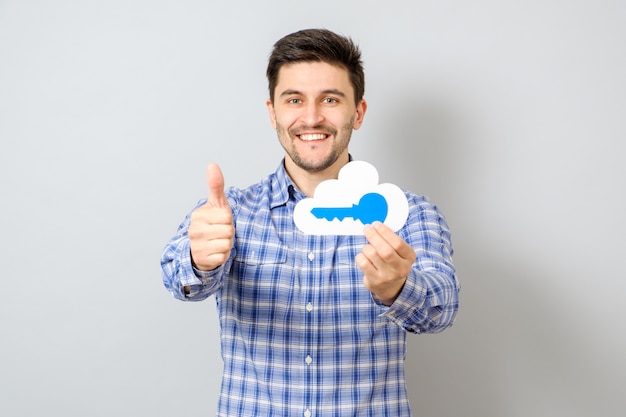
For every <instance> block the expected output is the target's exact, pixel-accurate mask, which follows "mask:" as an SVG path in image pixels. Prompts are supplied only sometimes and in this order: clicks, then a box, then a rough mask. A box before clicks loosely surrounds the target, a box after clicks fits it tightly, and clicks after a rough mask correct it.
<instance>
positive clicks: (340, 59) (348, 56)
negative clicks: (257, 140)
mask: <svg viewBox="0 0 626 417" xmlns="http://www.w3.org/2000/svg"><path fill="white" fill-rule="evenodd" d="M297 62H326V63H328V64H331V65H337V66H340V67H343V68H345V69H346V70H347V71H348V75H349V77H350V82H351V83H352V87H353V88H354V101H355V103H357V104H358V103H359V102H360V101H361V100H362V99H363V95H364V94H365V74H364V72H363V62H362V61H361V51H360V50H359V47H358V46H357V45H356V44H355V43H354V42H353V41H352V39H350V38H348V37H345V36H341V35H338V34H336V33H334V32H331V31H330V30H327V29H305V30H300V31H298V32H294V33H292V34H290V35H287V36H285V37H283V38H282V39H280V40H279V41H278V42H276V43H275V44H274V48H273V49H272V53H271V55H270V57H269V62H268V64H267V73H266V74H267V81H268V83H269V90H270V100H271V101H272V103H273V102H274V90H275V89H276V84H278V72H279V71H280V68H281V67H282V66H283V65H286V64H293V63H297Z"/></svg>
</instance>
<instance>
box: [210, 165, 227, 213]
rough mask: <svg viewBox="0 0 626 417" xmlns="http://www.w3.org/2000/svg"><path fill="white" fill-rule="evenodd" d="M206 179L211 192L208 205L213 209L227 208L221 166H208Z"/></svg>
mask: <svg viewBox="0 0 626 417" xmlns="http://www.w3.org/2000/svg"><path fill="white" fill-rule="evenodd" d="M206 179H207V185H208V186H209V192H210V194H209V198H208V200H207V203H208V204H210V205H211V206H213V207H227V206H228V199H227V198H226V194H224V176H223V175H222V170H221V169H220V167H219V165H217V164H215V163H212V164H209V165H208V166H207V168H206Z"/></svg>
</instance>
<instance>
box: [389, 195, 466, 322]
mask: <svg viewBox="0 0 626 417" xmlns="http://www.w3.org/2000/svg"><path fill="white" fill-rule="evenodd" d="M409 205H410V208H411V209H410V212H409V218H408V220H407V224H406V225H405V226H404V228H403V229H401V230H400V231H399V234H400V236H402V237H403V238H404V239H405V240H406V241H407V243H409V244H410V245H411V246H412V247H413V248H414V249H415V254H416V257H417V258H416V261H415V264H414V265H413V268H412V270H411V272H410V274H409V275H408V277H407V280H406V282H405V284H404V287H403V288H402V291H401V292H400V294H399V295H398V297H397V298H396V300H395V301H394V303H393V304H392V305H391V306H390V307H389V308H388V309H387V310H386V311H385V312H384V313H383V315H384V316H386V317H387V318H388V319H389V320H391V321H393V322H394V323H396V324H397V325H399V326H400V327H403V328H404V329H406V330H407V331H409V332H412V333H438V332H440V331H442V330H444V329H446V328H448V327H450V326H451V325H452V324H453V322H454V319H455V317H456V313H457V311H458V307H459V290H460V285H459V283H458V280H457V277H456V272H455V269H454V265H453V263H452V254H453V250H452V244H451V239H450V230H449V227H448V224H447V222H446V220H445V218H444V217H443V215H442V214H441V213H440V211H439V209H438V208H437V207H436V206H434V205H433V204H431V203H430V202H429V201H428V200H427V199H425V198H424V197H417V196H409Z"/></svg>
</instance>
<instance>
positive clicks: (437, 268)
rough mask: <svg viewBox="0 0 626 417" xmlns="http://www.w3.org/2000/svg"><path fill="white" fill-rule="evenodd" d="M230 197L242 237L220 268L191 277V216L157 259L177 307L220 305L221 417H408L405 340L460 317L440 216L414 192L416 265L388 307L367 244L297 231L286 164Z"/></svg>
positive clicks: (405, 231) (407, 230) (409, 231)
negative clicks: (367, 259)
mask: <svg viewBox="0 0 626 417" xmlns="http://www.w3.org/2000/svg"><path fill="white" fill-rule="evenodd" d="M227 196H228V199H229V202H230V205H231V208H232V210H233V215H234V221H235V228H236V235H235V243H234V246H233V249H232V252H231V256H230V259H229V260H228V262H227V263H226V264H225V265H223V266H222V267H220V268H218V269H216V270H214V271H211V272H208V273H207V272H200V271H197V270H194V268H193V267H192V265H191V259H190V254H189V239H188V237H187V229H188V227H189V215H188V216H187V217H186V218H185V220H184V221H183V223H182V224H181V225H180V227H179V229H178V232H177V234H176V235H175V236H174V237H173V238H172V239H171V240H170V242H169V243H168V244H167V246H166V247H165V250H164V252H163V256H162V259H161V266H162V270H163V282H164V284H165V287H166V288H167V289H168V290H169V291H170V292H171V293H172V294H173V295H174V297H176V298H178V299H181V300H188V301H189V300H190V301H198V300H203V299H206V298H207V297H209V296H210V295H215V300H216V304H217V309H218V313H219V321H220V326H221V350H222V357H223V360H224V373H223V377H222V388H221V394H220V397H219V406H218V413H217V415H218V416H220V417H242V416H264V417H265V416H302V417H318V416H324V417H327V416H331V417H333V416H371V417H383V416H389V417H402V416H410V415H411V411H410V407H409V402H408V397H407V391H406V386H405V378H404V359H405V354H406V333H407V332H411V333H435V332H438V331H441V330H443V329H445V328H446V327H449V326H450V325H452V323H453V321H454V318H455V315H456V312H457V308H458V291H459V285H458V282H457V279H456V276H455V271H454V267H453V266H452V262H451V256H452V247H451V243H450V234H449V231H448V226H447V224H446V221H445V220H444V218H443V217H442V215H441V214H440V213H439V211H438V209H437V208H436V207H435V206H434V205H432V204H431V203H430V202H429V201H428V200H427V199H426V198H425V197H421V196H417V195H415V194H411V193H407V198H408V200H409V206H410V214H409V219H408V221H407V224H406V225H405V227H404V228H402V229H401V230H400V231H399V232H398V233H399V235H400V236H401V237H402V238H404V239H405V240H406V241H407V242H408V243H409V244H411V246H413V247H414V248H415V251H416V254H417V260H416V262H415V265H414V268H413V271H412V273H411V274H410V276H409V277H408V278H407V282H406V284H405V286H404V288H403V290H402V292H401V293H400V295H399V296H398V298H397V300H396V301H395V303H394V304H393V305H392V306H391V307H386V306H384V305H382V304H380V303H379V302H377V300H375V299H374V298H373V297H372V295H371V294H370V293H369V292H368V291H367V290H366V289H365V287H364V286H363V282H362V273H361V271H360V270H359V268H358V267H357V266H356V264H355V262H354V257H355V256H356V255H357V253H359V252H360V250H361V248H362V247H363V245H364V244H365V243H366V241H365V238H364V237H363V236H311V235H305V234H303V233H302V232H300V231H299V230H298V229H297V228H296V227H295V225H294V223H293V209H294V206H295V204H296V203H297V202H298V201H299V200H300V199H302V198H304V196H303V195H302V194H301V193H300V192H299V191H298V190H297V188H296V187H295V186H294V185H293V183H292V182H291V180H290V179H289V177H288V176H287V174H286V172H285V170H284V168H283V164H281V165H280V166H279V168H278V170H277V171H276V172H275V173H273V174H271V175H270V176H268V177H267V178H265V179H264V180H263V181H261V182H260V183H258V184H256V185H253V186H251V187H249V188H247V189H237V188H230V189H228V191H227ZM203 203H204V201H201V202H200V203H199V205H200V204H203ZM183 286H190V288H191V292H190V293H189V294H187V295H185V294H184V292H183V290H182V288H183Z"/></svg>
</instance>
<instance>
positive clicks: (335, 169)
mask: <svg viewBox="0 0 626 417" xmlns="http://www.w3.org/2000/svg"><path fill="white" fill-rule="evenodd" d="M349 161H350V160H349V156H348V154H347V153H346V154H345V155H342V156H341V157H340V158H338V159H337V161H335V163H334V164H332V165H331V166H329V167H328V168H326V169H324V170H322V171H307V170H305V169H303V168H300V167H299V166H297V165H296V164H295V163H294V162H293V161H292V160H291V159H290V158H289V157H286V158H285V170H286V171H287V174H289V177H290V178H291V180H292V181H293V183H294V184H295V185H296V186H297V187H298V189H300V191H302V192H303V193H304V195H306V196H307V197H313V193H314V191H315V188H317V186H318V185H319V184H320V183H321V182H322V181H326V180H331V179H337V177H338V176H339V170H340V169H341V168H343V166H344V165H346V164H347V163H348V162H349Z"/></svg>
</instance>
